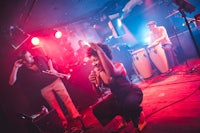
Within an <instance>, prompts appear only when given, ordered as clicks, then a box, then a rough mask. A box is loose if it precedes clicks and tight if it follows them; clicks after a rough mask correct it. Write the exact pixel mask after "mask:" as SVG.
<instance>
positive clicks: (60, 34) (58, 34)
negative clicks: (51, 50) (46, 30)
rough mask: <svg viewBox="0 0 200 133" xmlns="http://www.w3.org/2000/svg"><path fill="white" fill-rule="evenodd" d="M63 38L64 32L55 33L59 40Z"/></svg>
mask: <svg viewBox="0 0 200 133" xmlns="http://www.w3.org/2000/svg"><path fill="white" fill-rule="evenodd" d="M61 37H62V32H60V31H56V33H55V38H57V39H59V38H61Z"/></svg>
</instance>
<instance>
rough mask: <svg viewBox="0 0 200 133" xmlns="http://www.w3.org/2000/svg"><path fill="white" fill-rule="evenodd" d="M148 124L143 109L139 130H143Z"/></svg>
mask: <svg viewBox="0 0 200 133" xmlns="http://www.w3.org/2000/svg"><path fill="white" fill-rule="evenodd" d="M146 124H147V122H146V120H145V116H144V112H143V111H142V112H141V113H140V118H139V123H138V129H139V131H142V130H143V129H144V128H145V126H146Z"/></svg>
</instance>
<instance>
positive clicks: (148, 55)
mask: <svg viewBox="0 0 200 133" xmlns="http://www.w3.org/2000/svg"><path fill="white" fill-rule="evenodd" d="M131 54H132V59H133V68H134V70H135V71H136V74H137V75H139V76H142V77H143V78H145V79H146V78H149V77H151V76H152V75H153V67H152V64H151V62H152V63H153V64H154V65H155V66H156V67H157V68H158V70H159V71H160V72H161V73H165V72H167V71H168V69H169V65H168V61H167V56H166V54H165V50H164V49H163V47H162V44H156V45H153V46H147V47H146V48H140V49H138V50H135V51H132V52H131Z"/></svg>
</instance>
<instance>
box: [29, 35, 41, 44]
mask: <svg viewBox="0 0 200 133" xmlns="http://www.w3.org/2000/svg"><path fill="white" fill-rule="evenodd" d="M31 43H32V44H33V45H34V46H36V45H38V44H39V43H40V39H39V38H38V37H33V38H32V39H31Z"/></svg>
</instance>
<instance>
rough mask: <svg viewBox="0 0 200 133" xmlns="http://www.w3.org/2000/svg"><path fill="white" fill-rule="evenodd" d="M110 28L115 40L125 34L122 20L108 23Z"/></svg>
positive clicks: (117, 19) (118, 19) (116, 19)
mask: <svg viewBox="0 0 200 133" xmlns="http://www.w3.org/2000/svg"><path fill="white" fill-rule="evenodd" d="M108 26H109V28H110V29H111V30H112V34H113V36H114V37H115V38H117V37H120V36H122V35H124V34H125V30H124V27H123V23H122V21H121V19H120V18H114V19H112V20H110V21H109V22H108Z"/></svg>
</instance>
